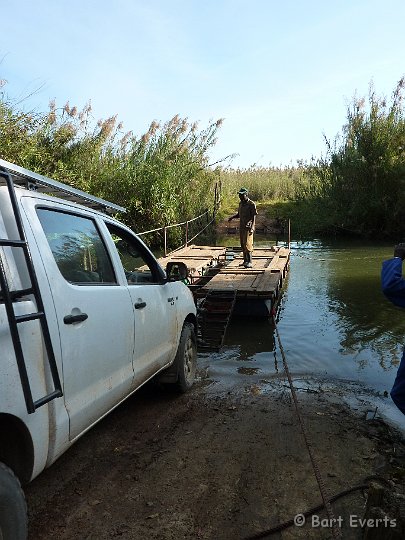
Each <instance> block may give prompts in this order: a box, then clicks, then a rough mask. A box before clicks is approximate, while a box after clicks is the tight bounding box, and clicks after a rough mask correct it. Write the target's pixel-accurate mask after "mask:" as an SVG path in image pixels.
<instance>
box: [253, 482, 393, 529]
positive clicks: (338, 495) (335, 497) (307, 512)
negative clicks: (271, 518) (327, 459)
mask: <svg viewBox="0 0 405 540" xmlns="http://www.w3.org/2000/svg"><path fill="white" fill-rule="evenodd" d="M373 480H374V481H377V482H381V483H382V484H384V485H385V486H387V487H390V485H389V483H388V481H387V480H386V479H385V478H382V477H380V476H376V475H373V476H367V477H366V478H364V479H363V482H364V483H363V484H359V485H357V486H353V487H351V488H348V489H345V490H343V491H340V492H339V493H336V495H333V497H331V498H330V502H331V503H333V502H335V501H337V500H338V499H341V498H342V497H346V496H347V495H350V494H351V493H354V492H355V491H363V490H365V489H368V488H369V487H370V486H369V484H368V483H366V482H371V481H373ZM324 508H325V505H324V504H323V503H321V504H318V505H317V506H313V507H312V508H309V509H308V510H305V512H302V515H303V516H305V518H308V517H309V516H312V514H315V512H319V511H320V510H323V509H324ZM293 525H295V521H294V518H291V519H288V520H287V521H283V523H279V524H278V525H275V526H274V527H271V529H267V530H266V531H262V532H259V533H256V534H253V535H251V536H247V537H246V538H245V539H244V540H258V539H259V538H266V536H271V535H272V534H275V533H277V532H281V531H283V530H284V529H288V528H289V527H292V526H293Z"/></svg>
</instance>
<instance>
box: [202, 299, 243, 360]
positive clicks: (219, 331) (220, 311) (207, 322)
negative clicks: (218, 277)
mask: <svg viewBox="0 0 405 540" xmlns="http://www.w3.org/2000/svg"><path fill="white" fill-rule="evenodd" d="M235 301H236V291H235V290H230V291H226V290H225V291H221V290H209V291H208V292H207V294H206V295H205V297H204V298H202V299H201V300H200V301H199V303H198V305H197V323H198V333H197V344H198V349H199V350H200V351H219V350H220V348H221V347H222V345H223V342H224V339H225V334H226V329H227V327H228V324H229V320H230V318H231V315H232V311H233V308H234V306H235Z"/></svg>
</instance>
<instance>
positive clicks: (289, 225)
mask: <svg viewBox="0 0 405 540" xmlns="http://www.w3.org/2000/svg"><path fill="white" fill-rule="evenodd" d="M290 244H291V220H290V219H289V220H288V249H290Z"/></svg>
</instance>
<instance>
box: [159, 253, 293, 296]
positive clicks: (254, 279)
mask: <svg viewBox="0 0 405 540" xmlns="http://www.w3.org/2000/svg"><path fill="white" fill-rule="evenodd" d="M232 249H235V248H232ZM225 254H226V248H225V247H216V246H195V245H191V246H187V247H186V248H183V249H181V250H178V251H176V252H175V253H172V254H171V255H169V256H167V257H162V258H160V259H159V262H160V264H161V265H162V266H163V267H165V266H166V264H167V263H168V262H169V261H183V262H185V263H186V264H187V266H188V268H189V269H192V268H193V269H195V270H197V271H198V272H200V273H202V270H203V269H206V268H208V267H211V266H213V267H215V264H216V262H218V259H221V260H222V261H225V260H226V258H225ZM289 257H290V251H289V249H287V248H284V247H279V246H273V248H258V249H255V250H254V252H253V260H252V263H253V268H252V269H249V268H243V267H242V266H239V265H240V263H241V262H242V261H243V258H242V254H241V253H240V252H236V253H235V252H234V259H233V260H232V261H229V262H228V263H227V264H226V266H224V267H222V268H221V269H220V270H219V272H218V274H216V275H214V276H213V277H212V278H211V279H210V280H209V281H208V283H206V284H205V285H204V286H203V287H202V289H201V290H202V291H204V290H205V291H208V290H209V289H213V290H228V291H229V290H236V291H237V295H238V296H245V297H252V298H255V297H261V298H273V297H274V296H277V295H278V292H279V289H280V287H281V284H282V279H283V277H284V276H285V274H286V272H287V269H288V263H289Z"/></svg>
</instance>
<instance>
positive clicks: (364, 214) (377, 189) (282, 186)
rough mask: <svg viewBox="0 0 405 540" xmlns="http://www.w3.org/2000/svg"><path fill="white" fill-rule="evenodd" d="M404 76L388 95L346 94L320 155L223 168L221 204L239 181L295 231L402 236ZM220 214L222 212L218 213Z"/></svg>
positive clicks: (404, 201)
mask: <svg viewBox="0 0 405 540" xmlns="http://www.w3.org/2000/svg"><path fill="white" fill-rule="evenodd" d="M404 90H405V79H404V78H402V79H401V80H400V81H399V82H398V84H397V86H396V88H395V89H394V91H393V93H392V96H391V99H390V100H388V99H387V98H386V97H381V96H378V95H377V94H376V92H375V90H374V88H373V86H372V85H371V86H370V90H369V95H368V99H365V98H357V97H355V98H353V100H352V103H351V104H350V105H349V106H348V109H347V118H346V124H345V125H344V126H343V128H342V132H341V133H340V134H338V135H337V136H336V138H335V139H334V140H333V141H329V140H327V139H325V143H326V154H325V156H324V157H321V158H319V159H317V160H313V161H312V162H311V163H309V164H307V163H299V164H297V166H296V167H286V168H284V169H280V168H253V169H245V170H230V169H228V170H225V171H223V172H222V174H221V179H222V183H223V186H224V189H223V196H224V206H223V210H224V211H227V210H228V207H231V206H232V203H231V198H233V201H234V202H233V207H234V206H235V198H236V193H237V191H238V189H239V187H241V186H245V187H247V188H249V190H250V192H251V197H252V199H253V200H256V201H258V202H260V201H262V202H267V203H268V205H267V213H268V214H269V215H270V216H272V217H281V218H283V217H289V218H291V220H292V222H293V223H294V224H295V225H294V229H295V231H297V233H298V234H300V235H311V234H315V233H316V234H322V233H323V234H340V233H345V234H357V235H363V236H371V237H384V236H389V237H391V238H393V239H397V240H402V241H403V238H404V235H405V190H404V187H405V116H404ZM223 215H225V212H223Z"/></svg>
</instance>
